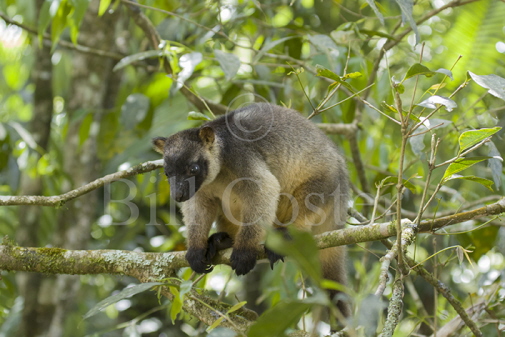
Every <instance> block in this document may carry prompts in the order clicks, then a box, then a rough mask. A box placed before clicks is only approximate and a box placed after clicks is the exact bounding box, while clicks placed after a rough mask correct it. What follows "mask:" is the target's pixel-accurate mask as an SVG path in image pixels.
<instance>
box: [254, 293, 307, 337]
mask: <svg viewBox="0 0 505 337" xmlns="http://www.w3.org/2000/svg"><path fill="white" fill-rule="evenodd" d="M312 307H313V304H311V303H304V302H301V301H289V300H288V301H283V302H279V303H277V305H275V306H273V307H272V308H270V309H268V310H267V311H265V312H264V313H263V314H262V315H261V316H260V317H259V318H258V320H257V321H256V323H255V324H254V325H253V326H252V327H251V329H249V332H248V334H247V336H248V337H278V336H284V331H285V330H286V329H287V328H289V327H290V326H293V325H294V324H296V322H298V320H299V319H300V317H302V315H303V314H304V313H305V312H306V311H307V310H309V309H310V308H312Z"/></svg>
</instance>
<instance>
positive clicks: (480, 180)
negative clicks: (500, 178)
mask: <svg viewBox="0 0 505 337" xmlns="http://www.w3.org/2000/svg"><path fill="white" fill-rule="evenodd" d="M454 179H462V180H469V181H473V182H476V183H479V184H481V185H483V186H485V187H486V188H487V189H488V190H490V191H491V192H492V191H493V187H492V186H493V182H492V181H491V180H488V179H484V178H480V177H476V176H460V175H457V174H453V175H451V176H450V177H448V178H447V179H445V180H444V183H446V182H448V181H450V180H454Z"/></svg>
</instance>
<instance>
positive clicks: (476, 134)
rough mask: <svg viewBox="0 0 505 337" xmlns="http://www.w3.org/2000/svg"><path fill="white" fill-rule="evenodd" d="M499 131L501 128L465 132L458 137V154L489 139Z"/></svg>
mask: <svg viewBox="0 0 505 337" xmlns="http://www.w3.org/2000/svg"><path fill="white" fill-rule="evenodd" d="M500 130H501V127H495V128H487V129H480V130H470V131H465V132H463V133H462V134H461V135H460V136H459V153H462V152H463V151H465V150H467V149H469V148H471V147H472V146H474V145H476V144H478V143H480V142H481V141H483V140H484V139H486V138H488V137H491V136H492V135H494V134H495V133H497V132H498V131H500Z"/></svg>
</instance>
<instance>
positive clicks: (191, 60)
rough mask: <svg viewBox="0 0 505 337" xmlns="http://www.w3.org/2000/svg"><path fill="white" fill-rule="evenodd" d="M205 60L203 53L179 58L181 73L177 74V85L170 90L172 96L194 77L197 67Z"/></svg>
mask: <svg viewBox="0 0 505 337" xmlns="http://www.w3.org/2000/svg"><path fill="white" fill-rule="evenodd" d="M202 60H203V55H202V53H197V52H194V53H188V54H184V55H182V56H181V57H180V58H179V67H180V68H181V71H180V72H179V73H178V74H177V81H176V83H175V85H173V86H172V87H171V88H170V95H172V96H173V95H174V94H175V93H176V92H177V91H178V90H179V89H180V88H182V86H183V85H184V83H185V82H186V80H187V79H189V78H190V77H191V75H193V71H194V70H195V67H196V66H197V65H199V64H200V62H202Z"/></svg>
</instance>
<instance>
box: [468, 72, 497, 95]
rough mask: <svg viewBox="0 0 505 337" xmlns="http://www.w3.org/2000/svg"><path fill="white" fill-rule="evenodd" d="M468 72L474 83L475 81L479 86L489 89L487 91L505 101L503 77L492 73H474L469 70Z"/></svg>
mask: <svg viewBox="0 0 505 337" xmlns="http://www.w3.org/2000/svg"><path fill="white" fill-rule="evenodd" d="M468 73H469V74H470V76H471V77H472V79H473V80H474V81H475V83H477V84H478V85H480V86H481V87H484V88H486V89H489V90H488V92H489V93H490V94H491V95H493V96H496V97H498V98H501V99H502V100H504V101H505V78H503V77H500V76H498V75H494V74H491V75H475V74H474V73H472V72H471V71H469V72H468Z"/></svg>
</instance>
